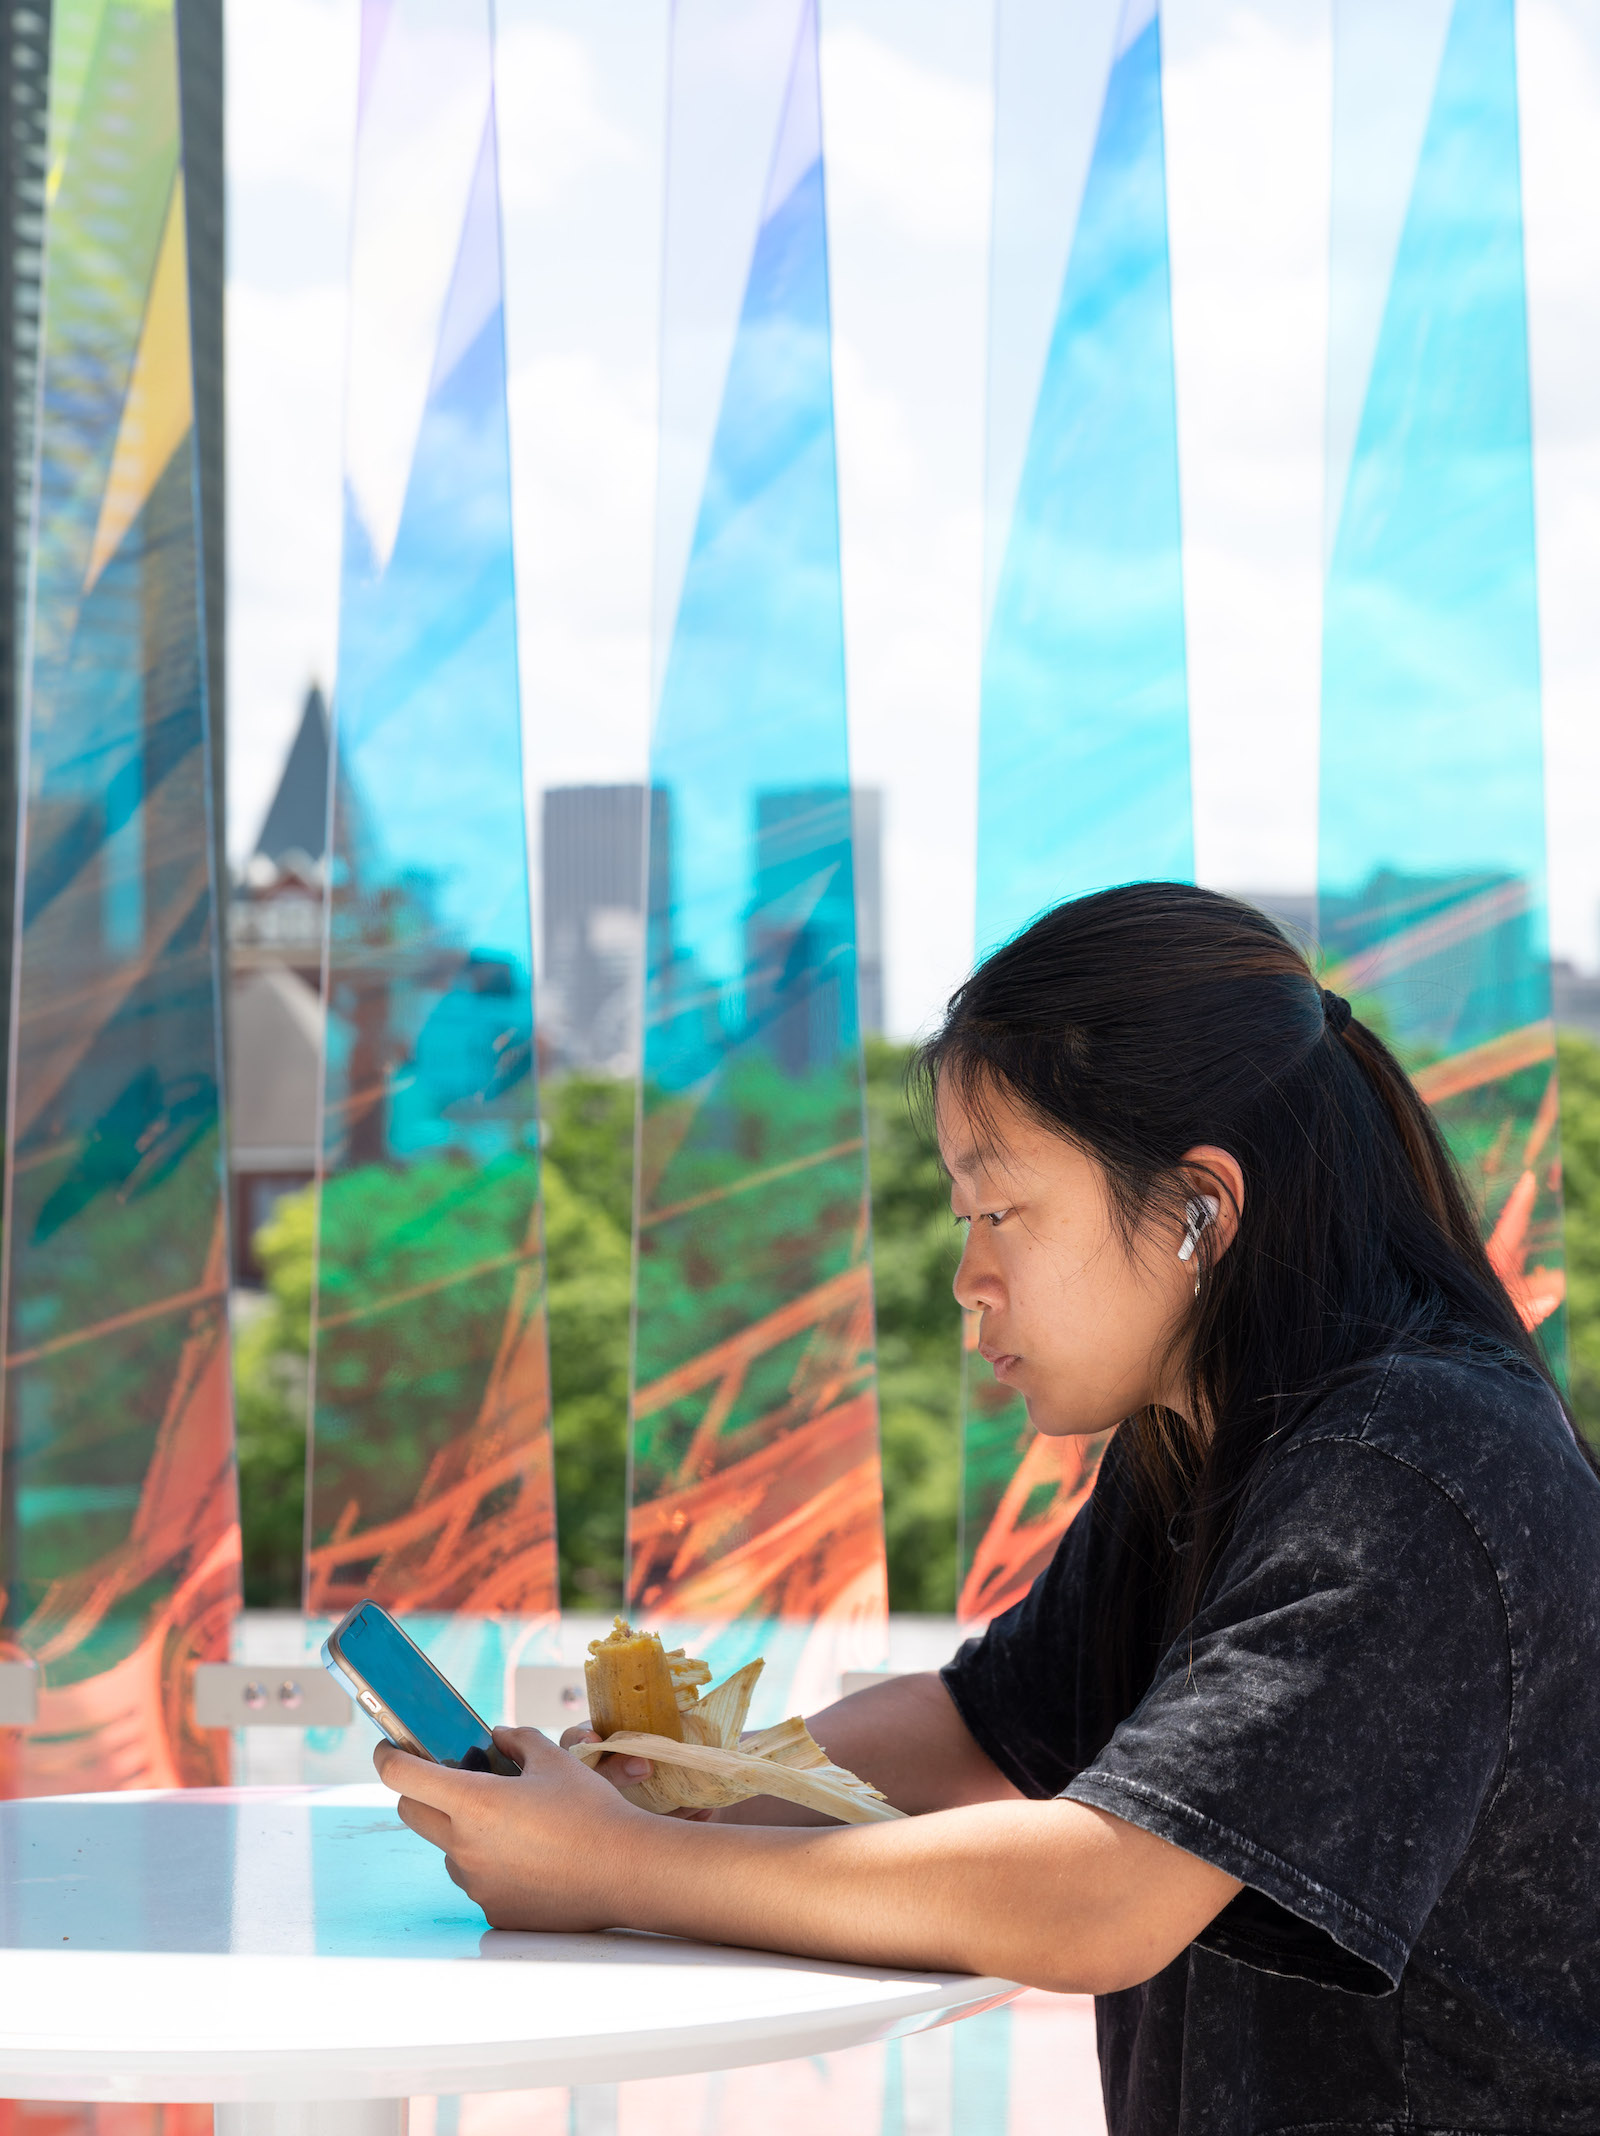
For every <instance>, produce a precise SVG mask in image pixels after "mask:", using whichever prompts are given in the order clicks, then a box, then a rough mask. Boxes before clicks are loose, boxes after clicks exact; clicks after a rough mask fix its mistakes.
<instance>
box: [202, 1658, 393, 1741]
mask: <svg viewBox="0 0 1600 2136" xmlns="http://www.w3.org/2000/svg"><path fill="white" fill-rule="evenodd" d="M194 1718H195V1725H196V1726H197V1727H200V1728H348V1727H349V1726H350V1723H351V1722H352V1721H353V1720H354V1719H355V1708H354V1707H353V1706H352V1705H351V1703H350V1701H349V1699H348V1698H347V1697H346V1696H345V1694H344V1693H343V1692H342V1691H341V1690H340V1689H339V1686H338V1685H337V1684H336V1683H335V1682H334V1680H333V1678H332V1677H331V1676H330V1675H329V1674H328V1672H327V1670H326V1669H324V1668H322V1667H321V1666H320V1665H319V1664H318V1663H316V1662H314V1661H289V1662H278V1663H275V1664H272V1665H268V1664H266V1663H263V1662H249V1663H246V1662H241V1661H200V1662H196V1664H195V1670H194Z"/></svg>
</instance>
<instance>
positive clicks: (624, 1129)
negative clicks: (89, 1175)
mask: <svg viewBox="0 0 1600 2136" xmlns="http://www.w3.org/2000/svg"><path fill="white" fill-rule="evenodd" d="M905 1060H906V1056H905V1053H904V1050H903V1049H901V1048H897V1047H892V1046H886V1045H881V1044H879V1045H873V1046H872V1047H870V1048H869V1050H868V1063H867V1069H868V1076H867V1084H868V1087H867V1114H868V1124H869V1135H870V1145H871V1162H872V1179H873V1220H874V1227H875V1237H874V1260H875V1271H876V1279H877V1296H878V1350H879V1375H880V1376H879V1390H880V1399H881V1403H882V1413H883V1445H884V1485H885V1497H886V1500H887V1504H888V1544H889V1584H890V1599H891V1602H892V1604H893V1606H894V1607H895V1608H896V1609H905V1610H948V1609H950V1608H952V1607H953V1605H954V1598H955V1527H956V1487H957V1475H958V1469H959V1455H958V1429H959V1416H960V1361H959V1350H958V1328H957V1316H956V1312H955V1308H954V1305H953V1303H952V1302H951V1298H950V1277H951V1274H952V1273H953V1270H954V1266H955V1257H956V1246H957V1241H956V1235H955V1227H954V1226H953V1225H952V1223H951V1221H950V1215H949V1207H948V1199H947V1194H946V1190H945V1187H944V1183H943V1180H942V1178H941V1176H940V1174H939V1170H938V1166H937V1164H936V1163H935V1162H934V1160H933V1158H932V1156H931V1154H930V1152H929V1150H928V1148H927V1147H926V1145H925V1143H924V1141H923V1139H922V1136H921V1134H920V1133H919V1131H918V1130H917V1129H916V1128H915V1127H914V1126H913V1124H912V1122H911V1119H910V1117H909V1115H908V1113H907V1110H906V1106H905V1100H904V1095H903V1091H902V1080H903V1075H904V1069H905ZM544 1099H545V1110H546V1119H545V1130H544V1200H545V1249H546V1255H547V1268H548V1279H549V1297H550V1366H551V1381H552V1391H553V1396H554V1409H555V1463H556V1500H557V1508H558V1517H559V1534H560V1551H561V1590H562V1599H563V1601H565V1602H566V1603H567V1604H568V1605H569V1606H570V1607H574V1608H586V1609H604V1608H608V1607H611V1606H613V1605H614V1604H615V1603H617V1602H618V1601H619V1600H620V1598H621V1589H622V1552H623V1518H624V1509H625V1502H626V1489H627V1407H628V1305H629V1281H630V1261H631V1245H630V1228H631V1223H632V1203H633V1110H634V1100H633V1088H632V1085H631V1084H626V1083H617V1082H614V1081H611V1080H609V1079H606V1078H603V1077H598V1076H577V1075H574V1076H567V1077H565V1078H563V1079H562V1080H561V1081H559V1082H554V1083H552V1084H550V1085H549V1086H548V1087H547V1088H546V1091H545V1093H544ZM408 1178H409V1175H400V1174H393V1175H385V1183H386V1184H387V1186H388V1188H389V1191H401V1189H402V1187H404V1186H405V1182H406V1180H407V1179H408ZM411 1187H412V1188H416V1189H419V1190H420V1193H421V1199H422V1200H423V1201H424V1202H426V1203H427V1204H428V1205H429V1206H430V1208H431V1209H432V1211H433V1219H432V1220H433V1223H434V1225H435V1226H437V1225H438V1224H440V1223H441V1222H443V1223H446V1224H447V1223H448V1212H449V1207H450V1199H449V1195H448V1181H447V1180H445V1179H443V1178H442V1177H441V1179H439V1180H432V1179H431V1175H430V1179H429V1180H423V1181H420V1182H417V1181H414V1180H413V1181H411ZM474 1206H476V1204H475V1205H474ZM347 1213H348V1214H349V1216H350V1218H351V1220H352V1221H354V1220H356V1218H357V1216H358V1214H359V1212H356V1211H353V1210H352V1211H350V1212H347ZM311 1250H312V1207H311V1196H310V1194H309V1193H305V1194H296V1195H291V1196H289V1197H287V1198H286V1199H285V1200H283V1201H281V1202H280V1203H279V1204H278V1207H277V1209H276V1210H275V1211H274V1214H273V1216H272V1219H271V1221H270V1222H269V1223H268V1224H267V1225H266V1226H265V1227H264V1228H263V1230H262V1231H261V1232H260V1233H259V1234H258V1237H257V1240H256V1251H257V1254H258V1255H259V1257H260V1260H261V1263H262V1266H263V1268H264V1269H265V1271H266V1276H267V1291H266V1296H265V1299H264V1301H263V1302H262V1303H261V1304H260V1305H258V1306H257V1307H256V1308H255V1309H254V1310H252V1311H248V1312H246V1313H243V1314H241V1315H240V1317H239V1321H238V1325H237V1327H236V1346H235V1374H236V1381H237V1398H238V1416H239V1472H240V1496H241V1500H242V1503H243V1512H244V1528H245V1599H246V1601H247V1602H249V1603H250V1604H251V1606H252V1607H255V1608H266V1607H278V1608H293V1607H295V1606H297V1605H298V1602H299V1599H300V1551H301V1532H302V1527H303V1523H304V1511H305V1495H304V1491H305V1486H304V1474H305V1387H306V1353H307V1347H308V1340H309V1328H310V1306H311ZM432 1250H438V1251H439V1252H440V1254H441V1259H442V1261H443V1262H444V1264H445V1265H451V1266H454V1265H458V1264H460V1265H465V1264H466V1263H468V1262H470V1261H471V1260H472V1259H474V1258H475V1257H478V1256H480V1255H481V1253H482V1251H483V1244H482V1242H481V1241H477V1240H465V1239H463V1240H452V1239H449V1238H446V1239H444V1240H439V1239H438V1238H437V1237H435V1238H434V1240H433V1249H432Z"/></svg>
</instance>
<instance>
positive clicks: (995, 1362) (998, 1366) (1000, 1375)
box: [978, 1342, 1022, 1380]
mask: <svg viewBox="0 0 1600 2136" xmlns="http://www.w3.org/2000/svg"><path fill="white" fill-rule="evenodd" d="M978 1355H979V1356H980V1357H982V1358H983V1359H984V1360H985V1362H986V1363H987V1364H988V1366H989V1368H990V1370H991V1371H992V1372H993V1373H994V1376H995V1378H996V1379H997V1380H1003V1379H1005V1378H1007V1377H1008V1376H1009V1375H1010V1373H1011V1372H1012V1371H1013V1370H1014V1368H1015V1367H1016V1366H1018V1365H1020V1364H1021V1362H1022V1359H1021V1358H1020V1357H1018V1356H1017V1355H1016V1354H1015V1353H1014V1352H1013V1351H1011V1350H997V1349H996V1348H995V1347H994V1345H993V1344H992V1343H987V1342H980V1343H979V1345H978Z"/></svg>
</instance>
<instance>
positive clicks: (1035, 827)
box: [959, 0, 1194, 1620]
mask: <svg viewBox="0 0 1600 2136" xmlns="http://www.w3.org/2000/svg"><path fill="white" fill-rule="evenodd" d="M992 289H993V302H992V316H991V322H990V350H989V442H988V505H987V528H986V538H985V551H986V559H987V566H986V587H985V603H986V638H985V646H984V663H983V698H982V712H981V724H980V737H979V776H978V905H977V946H978V954H979V955H980V956H982V955H984V954H986V953H987V952H988V951H989V950H991V949H994V948H996V947H997V946H998V945H999V944H1000V943H1001V942H1004V941H1005V940H1007V939H1008V938H1009V937H1010V936H1011V935H1013V934H1015V933H1017V932H1018V931H1019V930H1020V929H1021V928H1022V927H1024V926H1026V924H1027V923H1028V921H1029V920H1031V919H1033V918H1034V917H1035V916H1036V915H1037V914H1038V913H1040V912H1042V911H1044V910H1045V909H1046V908H1047V907H1049V906H1051V905H1053V904H1055V903H1057V902H1058V901H1059V900H1060V899H1062V898H1064V897H1070V896H1073V895H1075V894H1077V893H1079V892H1082V891H1087V890H1095V889H1102V888H1104V887H1105V886H1106V885H1108V884H1111V883H1117V882H1129V881H1137V880H1139V879H1142V878H1150V877H1164V878H1172V877H1179V878H1188V877H1189V876H1191V875H1192V874H1193V872H1194V833H1193V822H1192V813H1191V808H1190V789H1189V707H1188V683H1187V672H1186V656H1185V648H1184V614H1183V571H1182V557H1181V551H1180V522H1179V506H1178V441H1177V419H1176V408H1175V399H1174V386H1173V358H1172V308H1171V298H1170V290H1169V281H1168V268H1167V199H1166V153H1165V144H1164V136H1163V130H1162V117H1161V26H1160V21H1159V18H1158V14H1157V10H1156V6H1155V0H1080V4H1078V5H1074V6H1072V7H1062V6H1060V5H1059V4H1057V0H1000V5H999V18H998V29H997V42H996V103H995V204H994V255H993V267H992ZM966 1365H967V1375H966V1376H967V1403H966V1421H965V1428H964V1436H963V1489H962V1547H961V1579H962V1585H961V1595H960V1602H959V1608H960V1611H961V1614H962V1616H963V1617H964V1618H966V1619H968V1620H977V1619H981V1618H986V1617H989V1616H992V1615H994V1614H995V1612H996V1611H997V1610H999V1609H1002V1608H1004V1607H1006V1605H1007V1604H1008V1603H1009V1602H1012V1601H1014V1600H1016V1598H1017V1596H1018V1595H1019V1594H1021V1593H1023V1592H1025V1591H1026V1589H1027V1587H1028V1585H1029V1584H1030V1582H1031V1580H1032V1578H1033V1576H1034V1574H1035V1573H1036V1572H1037V1571H1038V1570H1039V1569H1040V1567H1041V1566H1042V1565H1043V1564H1044V1563H1045V1562H1047V1560H1048V1558H1049V1556H1050V1554H1051V1552H1052V1550H1053V1549H1054V1547H1055V1544H1056V1542H1057V1541H1058V1540H1059V1539H1060V1536H1061V1534H1062V1532H1063V1530H1064V1529H1065V1527H1066V1525H1067V1523H1068V1521H1069V1520H1070V1519H1071V1518H1072V1515H1073V1514H1074V1513H1075V1512H1076V1510H1077V1508H1078V1506H1079V1505H1080V1504H1081V1503H1082V1502H1083V1499H1084V1497H1085V1496H1086V1495H1087V1492H1088V1488H1089V1485H1090V1483H1091V1482H1092V1480H1093V1475H1094V1467H1095V1463H1096V1461H1097V1460H1098V1452H1099V1449H1098V1446H1093V1447H1091V1446H1087V1445H1082V1444H1079V1443H1078V1442H1075V1441H1070V1440H1068V1441H1059V1442H1040V1441H1039V1440H1037V1439H1036V1437H1035V1434H1034V1432H1033V1429H1032V1427H1031V1425H1030V1424H1029V1423H1028V1420H1027V1412H1026V1410H1025V1408H1024V1406H1023V1404H1022V1402H1021V1401H1020V1399H1018V1397H1017V1396H1016V1395H1014V1394H1012V1393H1009V1392H1008V1391H1007V1390H1006V1389H1005V1388H1004V1387H1001V1386H999V1385H997V1384H996V1383H995V1382H994V1381H993V1380H992V1378H991V1377H990V1375H989V1373H988V1369H987V1367H986V1366H985V1365H984V1364H983V1363H982V1362H981V1360H980V1359H979V1358H978V1357H977V1355H976V1352H975V1351H974V1350H972V1349H970V1348H969V1349H968V1351H967V1353H966Z"/></svg>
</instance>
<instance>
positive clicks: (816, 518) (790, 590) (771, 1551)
mask: <svg viewBox="0 0 1600 2136" xmlns="http://www.w3.org/2000/svg"><path fill="white" fill-rule="evenodd" d="M672 97H673V104H672V124H671V134H670V137H671V140H672V143H673V148H672V161H671V164H670V168H669V174H668V187H669V208H668V249H667V259H666V288H665V298H664V325H663V333H664V344H665V346H664V359H663V375H664V386H663V422H664V426H665V435H664V439H663V478H662V479H663V487H662V510H661V519H660V530H659V542H658V559H659V561H658V568H659V570H660V571H661V572H662V574H663V575H664V576H667V577H669V578H670V577H671V575H672V574H673V573H674V571H675V570H676V572H677V574H678V576H677V578H676V581H675V595H674V597H673V598H672V600H671V606H670V609H669V610H668V611H667V612H668V613H669V615H670V626H669V628H670V636H669V639H668V643H667V648H666V652H665V657H664V662H663V668H662V675H661V682H660V695H659V701H658V707H657V718H656V727H655V734H654V741H653V747H652V756H651V776H652V781H653V793H654V799H653V805H652V809H651V812H650V841H651V843H650V870H649V876H650V909H649V930H648V947H649V954H648V984H647V995H646V1018H645V1036H644V1097H643V1137H642V1145H641V1176H640V1186H639V1201H638V1309H637V1321H636V1342H635V1356H634V1397H633V1464H632V1477H633V1505H632V1514H631V1527H630V1553H631V1558H630V1579H629V1592H630V1597H631V1601H632V1605H633V1607H634V1608H635V1610H636V1611H637V1612H638V1614H639V1615H640V1616H641V1617H643V1618H644V1619H645V1620H646V1621H648V1622H651V1623H655V1622H658V1621H660V1620H661V1619H663V1618H671V1619H674V1620H676V1621H677V1622H678V1623H679V1624H680V1625H681V1626H682V1627H684V1636H686V1637H691V1638H693V1639H694V1640H695V1641H696V1643H697V1644H698V1645H700V1646H701V1647H702V1648H706V1647H708V1646H709V1649H710V1652H711V1657H712V1659H713V1661H714V1662H715V1664H716V1665H717V1666H718V1667H719V1668H721V1667H722V1666H724V1665H732V1664H733V1663H736V1662H738V1661H741V1660H743V1659H745V1658H746V1656H747V1655H749V1654H753V1653H763V1652H764V1653H765V1654H766V1656H767V1658H768V1663H769V1668H768V1672H767V1679H766V1686H765V1688H766V1693H767V1700H768V1702H769V1703H776V1704H777V1705H778V1708H779V1710H788V1708H787V1705H786V1704H785V1703H784V1702H785V1701H786V1700H787V1698H788V1697H789V1696H790V1695H791V1685H792V1686H793V1689H792V1696H793V1697H794V1698H796V1699H803V1698H813V1699H814V1698H818V1697H824V1696H827V1695H830V1694H831V1693H832V1692H833V1691H834V1690H835V1689H836V1686H837V1670H838V1667H839V1665H840V1660H841V1658H846V1659H848V1658H849V1656H850V1654H851V1653H852V1652H865V1653H866V1654H868V1655H869V1656H871V1655H872V1654H874V1653H877V1652H881V1643H882V1636H883V1619H884V1612H885V1608H886V1596H885V1573H884V1556H883V1529H882V1506H881V1491H880V1478H879V1464H878V1429H877V1396H876V1384H875V1375H874V1363H873V1331H872V1283H871V1273H870V1265H869V1237H868V1217H867V1202H866V1171H865V1155H864V1147H863V1135H862V1123H863V1116H862V1082H861V1049H860V1034H859V1029H858V1017H857V1005H856V939H855V892H854V878H853V869H852V856H851V811H850V795H849V766H848V754H847V737H846V726H845V685H844V644H843V632H842V622H841V608H840V580H839V534H838V503H837V483H836V475H835V464H834V431H833V390H832V371H831V358H830V347H829V318H828V276H827V243H826V227H825V221H824V196H823V167H822V155H821V131H820V114H819V106H818V90H817V31H816V16H815V10H814V7H813V6H812V5H811V4H810V0H806V4H803V5H800V6H793V5H790V6H787V7H783V8H776V7H772V6H764V5H760V4H758V0H748V4H745V5H742V6H735V7H732V8H729V7H726V6H723V7H717V8H713V7H712V6H710V5H707V4H703V0H690V4H688V5H686V6H684V7H681V8H680V9H679V10H678V13H677V16H676V18H675V26H674V43H673V56H672ZM697 424H698V425H699V428H698V430H697V428H696V425H697ZM685 482H687V483H688V484H689V485H690V487H689V488H687V489H685V488H684V487H683V484H684V483H685ZM852 1641H853V1642H854V1645H852ZM796 1672H798V1674H797V1673H796Z"/></svg>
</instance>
